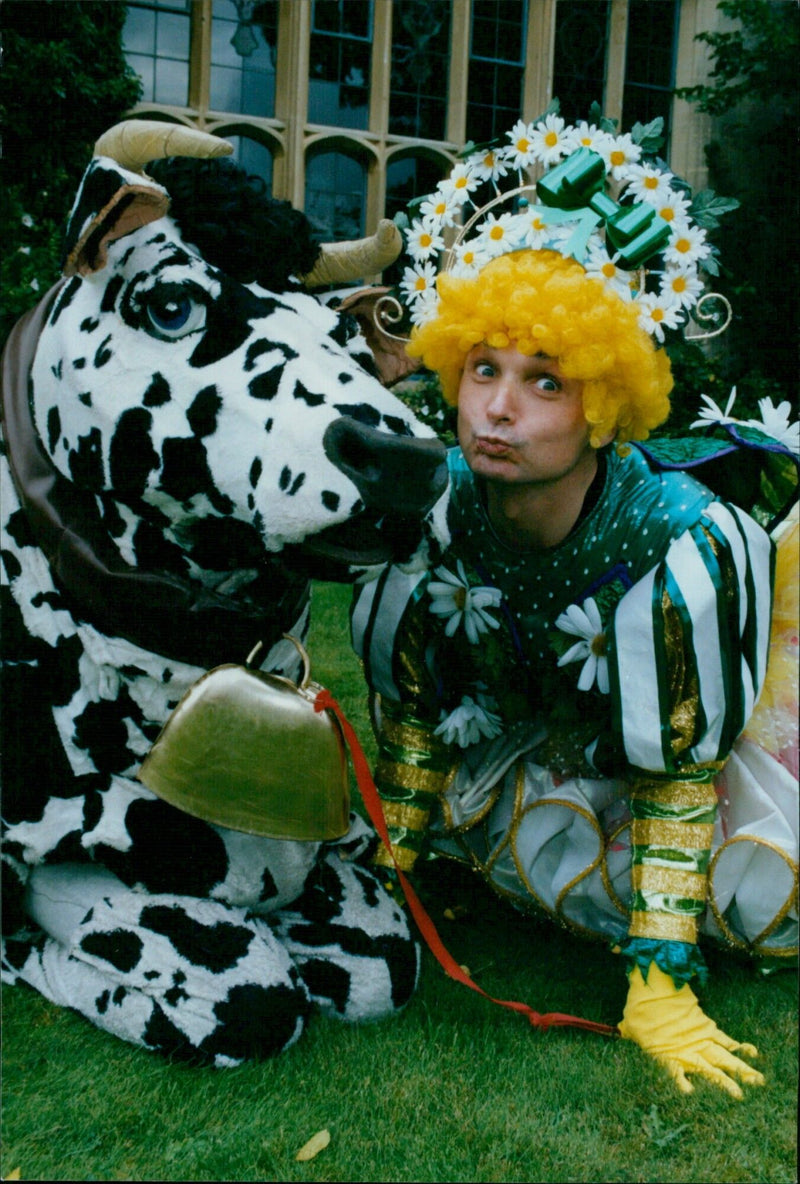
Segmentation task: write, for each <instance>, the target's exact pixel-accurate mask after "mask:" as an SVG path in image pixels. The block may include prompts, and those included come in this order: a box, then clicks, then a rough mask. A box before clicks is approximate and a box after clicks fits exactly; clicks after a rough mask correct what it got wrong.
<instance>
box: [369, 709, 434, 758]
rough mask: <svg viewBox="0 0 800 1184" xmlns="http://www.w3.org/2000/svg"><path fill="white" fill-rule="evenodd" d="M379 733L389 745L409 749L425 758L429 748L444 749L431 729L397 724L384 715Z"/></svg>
mask: <svg viewBox="0 0 800 1184" xmlns="http://www.w3.org/2000/svg"><path fill="white" fill-rule="evenodd" d="M381 731H382V732H383V735H384V736H385V738H386V739H387V740H388V741H389V743H390V744H394V745H396V746H397V747H398V748H410V749H413V750H414V751H416V752H422V753H425V755H426V756H427V755H428V754H429V753H430V750H431V748H442V749H443V748H444V745H442V743H441V741H439V740H438V739H437V738H436V737H435V736H434V734H433V728H432V727H431V728H430V729H428V728H424V727H416V726H415V725H414V724H409V723H398V722H397V721H396V720H393V719H390V718H389V717H388V716H387V715H385V714H384V716H383V718H382V719H381Z"/></svg>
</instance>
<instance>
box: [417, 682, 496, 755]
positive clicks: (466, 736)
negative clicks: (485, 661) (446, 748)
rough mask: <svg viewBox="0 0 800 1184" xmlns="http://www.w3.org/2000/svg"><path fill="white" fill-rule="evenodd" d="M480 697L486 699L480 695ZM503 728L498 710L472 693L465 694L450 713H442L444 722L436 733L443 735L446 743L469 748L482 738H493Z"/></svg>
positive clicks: (436, 734)
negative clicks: (475, 697) (490, 708)
mask: <svg viewBox="0 0 800 1184" xmlns="http://www.w3.org/2000/svg"><path fill="white" fill-rule="evenodd" d="M478 698H479V699H486V697H485V696H483V695H479V696H478ZM502 730H503V722H502V720H501V719H500V716H499V715H497V713H496V712H494V711H491V710H489V708H488V707H487V706H483V705H482V704H481V703H480V702H477V703H476V701H475V700H474V699H473V698H472V696H471V695H464V697H463V699H462V700H461V703H460V705H459V706H458V707H456V709H455V710H454V711H451V712H450V714H449V715H446V714H445V713H444V712H443V713H442V722H441V723H440V724H439V726H438V727H437V728H436V729H435V731H434V735H435V736H441V737H442V739H443V741H444V743H445V744H453V743H455V744H458V746H459V748H469V746H470V745H471V744H477V742H478V741H479V740H481V739H484V738H485V739H486V740H492V739H494V737H495V736H499V735H500V733H501V732H502Z"/></svg>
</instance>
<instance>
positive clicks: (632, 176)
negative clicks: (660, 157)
mask: <svg viewBox="0 0 800 1184" xmlns="http://www.w3.org/2000/svg"><path fill="white" fill-rule="evenodd" d="M671 180H672V173H662V172H661V170H660V169H657V168H655V167H654V166H653V165H650V164H632V165H630V167H629V168H628V184H627V186H626V188H625V193H626V194H630V195H631V196H632V197H637V198H638V199H639V200H640V201H646V202H648V203H649V204H650V205H655V206H659V205H665V204H666V203H667V201H668V199H669V196H670V194H671V192H672V190H671V189H670V187H669V183H670V181H671Z"/></svg>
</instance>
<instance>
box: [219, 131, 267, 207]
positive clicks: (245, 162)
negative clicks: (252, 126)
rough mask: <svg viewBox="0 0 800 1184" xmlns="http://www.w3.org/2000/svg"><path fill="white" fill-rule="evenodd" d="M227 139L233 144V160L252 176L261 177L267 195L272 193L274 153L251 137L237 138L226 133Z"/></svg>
mask: <svg viewBox="0 0 800 1184" xmlns="http://www.w3.org/2000/svg"><path fill="white" fill-rule="evenodd" d="M225 139H226V140H228V141H229V143H231V144H233V158H232V159H233V160H235V161H236V163H237V164H239V165H241V167H242V168H243V169H244V170H245V172H246V173H248V174H249V175H250V176H254V177H260V178H261V180H262V181H263V182H264V184H265V186H266V190H267V193H272V153H271V152H270V150H269V148H265V147H264V145H263V144H259V143H258V141H257V140H253V139H252V138H251V137H250V136H236V135H230V134H228V133H227V132H226V133H225Z"/></svg>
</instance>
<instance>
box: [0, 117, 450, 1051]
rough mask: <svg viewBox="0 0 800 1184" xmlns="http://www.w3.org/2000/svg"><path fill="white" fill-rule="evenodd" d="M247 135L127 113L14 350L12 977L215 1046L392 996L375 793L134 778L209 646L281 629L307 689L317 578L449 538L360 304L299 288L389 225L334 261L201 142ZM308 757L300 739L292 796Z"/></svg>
mask: <svg viewBox="0 0 800 1184" xmlns="http://www.w3.org/2000/svg"><path fill="white" fill-rule="evenodd" d="M229 150H230V148H229V145H227V144H225V143H224V142H223V141H220V140H218V139H216V138H214V137H211V136H207V135H204V134H202V133H196V132H194V131H193V130H189V129H183V128H175V127H173V126H167V125H164V124H155V125H153V124H146V123H139V122H135V121H134V122H130V123H126V124H123V125H120V126H119V127H118V128H116V129H113V130H112V132H111V133H107V134H106V136H104V137H103V139H102V140H101V142H100V143H99V144H98V146H97V153H96V157H95V159H94V160H93V161H92V163H91V164H90V166H89V168H88V169H87V171H86V174H85V176H84V179H83V182H82V185H81V188H80V191H79V193H78V196H77V200H76V202H75V205H74V208H73V211H72V215H71V218H70V222H69V228H68V235H67V251H66V258H67V262H66V266H65V277H66V278H65V279H64V280H63V281H62V282H61V283H60V284H59V285H58V286H57V288H56V289H55V290H54V291H52V292H51V293H50V294H48V297H47V298H46V299H45V300H44V301H43V302H42V304H41V305H40V306H39V307H38V308H37V309H36V310H34V312H33V313H32V314H29V316H28V317H27V318H25V319H24V321H23V322H22V323H21V324H20V325H19V326H18V327H17V328H16V330H15V331H14V332H13V333H12V336H11V339H10V340H9V343H8V345H7V348H6V351H5V358H4V367H3V387H4V392H3V393H4V404H5V406H4V435H5V446H6V453H7V454H8V455H7V457H4V460H3V470H2V477H3V488H2V505H3V522H2V526H3V536H2V538H3V541H2V547H3V552H2V554H3V568H4V585H3V589H2V592H3V608H4V614H5V615H4V624H3V630H4V632H3V649H4V658H5V679H4V688H3V696H4V699H3V722H4V730H5V733H6V737H5V741H4V753H3V759H4V780H5V785H4V798H3V816H4V823H5V843H4V861H5V862H4V874H5V875H6V882H5V884H4V887H5V893H4V922H5V929H6V932H7V933H9V934H10V937H9V938H8V940H7V941H6V943H5V953H4V974H5V977H6V979H7V980H9V979H10V980H11V981H14V980H15V979H21V980H22V981H24V982H26V983H28V984H30V985H31V986H33V987H34V988H35V989H36V990H38V991H40V992H41V993H42V994H43V995H44V996H45V997H47V998H48V999H50V1000H52V1001H54V1002H56V1003H58V1004H62V1005H64V1006H67V1007H71V1008H74V1009H76V1010H77V1011H79V1012H80V1013H81V1014H83V1015H85V1016H86V1017H87V1018H88V1019H90V1020H91V1021H92V1022H93V1023H95V1024H97V1025H98V1026H100V1027H102V1028H104V1029H105V1030H107V1031H109V1032H113V1033H115V1034H116V1035H118V1036H120V1037H122V1038H123V1039H125V1040H129V1041H133V1042H135V1043H138V1044H141V1045H143V1046H145V1047H147V1048H150V1049H155V1050H159V1051H161V1052H163V1053H166V1054H170V1055H174V1056H179V1057H191V1058H198V1059H200V1060H202V1061H205V1062H208V1063H213V1064H217V1065H230V1064H235V1063H239V1062H241V1061H242V1060H243V1059H246V1058H249V1057H259V1056H265V1055H270V1054H273V1053H277V1052H279V1051H281V1050H282V1049H284V1048H286V1047H288V1046H289V1045H290V1044H292V1043H293V1041H295V1040H296V1039H297V1038H298V1037H299V1035H300V1034H301V1032H302V1030H303V1028H304V1025H305V1022H306V1018H307V1016H308V1014H309V1011H310V1009H311V1007H312V1006H313V1005H315V1004H317V1005H319V1006H320V1007H321V1008H322V1009H323V1010H325V1011H327V1012H330V1013H332V1014H334V1015H337V1016H340V1017H342V1018H344V1019H348V1020H360V1019H369V1018H376V1017H380V1016H383V1015H387V1014H389V1013H391V1012H392V1011H393V1010H394V1009H396V1008H398V1007H401V1006H402V1005H403V1004H404V1003H405V1002H406V1001H407V999H408V998H409V996H410V994H411V992H412V990H413V988H414V984H415V981H416V975H417V949H416V945H415V943H414V941H413V940H412V938H411V937H410V935H409V931H408V927H407V924H406V920H405V917H404V915H403V913H402V912H401V910H400V909H399V908H398V907H397V905H396V904H395V903H394V902H393V901H392V899H391V898H390V896H389V895H388V894H387V893H386V892H385V891H384V889H383V888H382V886H381V884H380V883H379V881H378V880H377V879H376V877H375V875H374V874H373V873H372V872H371V871H370V870H368V869H367V867H365V866H364V862H365V858H366V856H367V854H368V851H369V848H370V845H371V835H370V833H369V832H368V829H367V828H366V826H365V825H364V824H363V822H361V821H360V820H358V819H357V818H356V817H355V816H354V815H353V816H351V817H350V819H349V821H348V820H347V815H346V811H345V821H344V823H343V825H339V826H333V827H332V828H331V826H330V824H329V823H326V821H325V820H324V819H322V820H317V822H316V830H315V827H314V821H313V819H312V820H311V822H310V823H309V820H308V819H307V818H306V819H305V826H304V828H301V831H302V833H301V834H300V836H299V837H300V839H301V840H305V841H295V839H294V838H288V839H287V838H285V837H283V838H281V837H278V838H276V837H271V836H274V835H276V834H277V835H279V836H280V835H285V834H286V831H285V829H281V828H280V827H279V826H277V824H276V823H275V821H274V819H273V820H272V821H271V820H270V816H269V813H270V806H269V803H265V804H264V807H263V809H264V817H263V818H262V820H261V825H260V826H256V827H254V828H253V829H255V830H256V831H260V833H245V831H244V830H234V829H231V828H230V827H227V826H224V825H217V824H215V823H213V822H208V821H204V820H202V819H201V818H198V817H194V816H193V815H192V814H190V813H186V812H183V811H180V810H178V809H176V808H175V807H174V806H173V805H171V804H168V803H167V802H166V801H164V800H161V798H159V797H156V796H155V795H154V793H152V792H151V791H150V790H149V789H147V788H145V786H144V785H143V784H142V783H141V782H140V781H139V780H137V779H136V777H137V771H138V770H139V767H140V764H141V762H142V760H143V758H144V757H145V756H146V754H147V753H148V751H149V750H150V748H151V745H152V744H153V742H154V741H155V740H156V737H157V736H158V734H159V732H160V730H161V729H162V726H163V725H164V723H165V721H166V720H167V718H168V717H169V716H170V713H171V712H172V711H173V710H174V708H175V706H176V705H177V704H178V703H179V701H181V699H182V698H183V696H184V695H185V694H186V692H187V691H188V690H189V688H190V687H192V685H193V684H194V683H195V682H196V681H197V680H198V678H199V677H200V676H201V675H202V674H203V673H204V671H205V670H206V669H207V668H208V667H210V666H217V665H218V664H220V663H237V662H238V663H242V662H244V660H245V658H246V656H247V655H248V654H249V653H250V651H251V650H252V649H253V647H254V645H255V644H256V643H258V642H261V643H262V645H263V646H264V650H263V653H264V655H265V657H264V660H263V665H262V669H263V670H266V671H269V672H272V673H273V674H275V675H279V676H285V677H286V678H288V679H290V680H296V678H297V674H298V671H299V658H298V653H297V648H296V647H295V646H294V645H293V644H291V643H290V642H289V641H288V640H286V639H285V638H284V634H291V635H292V636H294V637H296V638H298V639H299V640H300V641H301V642H302V640H303V638H304V637H305V635H306V632H307V626H308V612H309V584H308V581H309V578H310V577H311V576H320V577H322V578H330V579H339V580H351V579H353V578H355V575H356V573H357V572H358V571H359V570H361V569H363V568H365V567H369V566H372V565H374V564H376V563H381V562H384V561H386V560H387V559H390V558H392V557H394V558H395V559H399V560H400V561H403V560H406V561H409V562H413V560H414V557H415V555H416V554H417V553H418V552H419V553H420V554H421V553H422V552H423V551H427V550H428V549H430V548H433V551H434V554H435V553H436V550H435V548H436V547H437V545H438V543H437V539H441V537H443V536H442V530H441V529H440V528H439V527H437V525H436V521H437V520H438V518H439V517H440V514H438V513H437V518H436V519H435V518H434V513H433V508H434V506H435V505H436V504H437V503H439V502H440V501H441V499H442V494H443V491H444V489H445V486H446V468H445V465H444V462H443V449H442V447H441V445H440V444H439V443H438V441H436V440H435V439H431V438H428V437H431V436H432V433H431V432H430V430H429V429H427V428H425V427H424V426H422V425H420V424H418V423H417V422H416V421H415V419H414V417H413V416H412V415H411V413H410V412H409V411H408V410H407V408H406V407H405V406H404V405H403V404H402V403H401V402H400V401H399V400H398V399H397V398H395V397H394V396H392V395H391V394H389V393H388V392H387V391H386V390H385V389H384V387H383V386H382V385H381V383H380V382H379V381H378V379H377V376H376V369H375V366H374V364H373V359H372V357H371V355H370V353H369V351H368V349H367V347H366V343H365V340H364V338H363V337H362V336H361V335H360V333H359V332H358V327H357V324H356V322H355V320H354V319H353V317H351V316H349V315H343V314H341V313H340V312H338V311H334V310H333V309H331V308H329V307H326V306H324V305H323V304H322V303H320V302H319V301H318V300H317V299H316V298H314V297H313V296H311V295H309V294H308V292H307V291H306V290H305V288H306V287H313V286H314V285H315V284H325V283H326V282H337V281H344V280H346V279H348V278H356V277H361V276H364V275H370V274H374V273H375V272H377V271H379V270H380V269H381V267H382V266H385V265H386V263H387V262H389V261H390V260H391V259H392V258H394V257H395V256H396V254H397V253H398V250H399V243H398V244H397V246H395V245H394V242H393V238H392V235H394V236H395V237H396V231H395V230H394V228H393V227H391V226H390V225H389V226H384V227H383V228H382V231H381V235H380V236H379V237H378V239H377V240H376V242H375V243H372V242H367V243H363V244H359V249H360V252H361V253H360V254H358V253H357V257H356V258H355V259H352V258H351V259H349V260H347V259H345V257H344V255H343V254H342V248H341V247H339V246H337V247H336V248H334V250H333V253H332V255H331V254H329V256H328V264H329V266H328V270H327V271H325V270H324V268H325V265H326V264H325V260H324V259H323V261H322V264H321V265H320V266H321V267H322V269H323V270H319V269H318V270H316V271H315V270H314V266H315V260H316V256H317V254H318V248H317V247H316V245H315V244H314V243H313V242H312V240H311V238H310V234H309V229H308V224H307V223H306V221H305V219H304V218H303V216H302V215H300V214H298V213H297V212H295V211H292V210H291V209H289V208H288V206H287V205H286V203H278V202H274V203H273V202H271V201H269V200H267V199H265V198H263V197H262V196H261V194H260V193H259V191H258V189H257V188H255V187H254V186H253V184H252V183H251V182H250V181H247V180H246V179H244V178H243V177H242V176H240V175H239V173H238V170H236V169H234V168H232V167H231V166H229V162H223V161H217V160H208V159H202V158H204V157H217V156H219V155H222V154H224V153H226V152H228V151H229ZM181 157H196V158H201V159H194V160H191V161H186V160H181V159H178V158H181ZM167 158H169V159H167ZM155 160H161V161H162V163H160V164H158V165H156V166H155V167H154V168H153V170H152V171H153V173H154V175H157V176H158V178H159V181H156V180H153V179H151V177H149V176H147V175H145V174H144V173H143V172H142V167H143V166H144V165H145V164H147V163H148V162H150V161H155ZM226 166H228V167H226ZM170 201H172V207H171V210H170V212H169V213H168V208H169V207H170ZM387 237H388V239H389V242H388V244H387V242H386V239H387ZM365 251H366V253H364V252H365ZM309 273H311V274H310V275H309ZM295 277H301V278H302V277H305V281H304V283H301V282H299V281H298V279H297V278H295ZM303 770H304V755H303V752H302V751H300V752H297V753H296V781H295V788H294V792H295V793H296V795H297V796H298V798H299V799H302V795H303V793H304V771H303ZM273 805H274V813H275V815H276V816H277V815H278V814H279V813H280V803H277V802H276V803H273ZM326 828H327V829H326ZM331 829H332V830H333V833H331ZM309 834H311V836H312V837H311V838H310V839H309ZM34 922H35V924H34Z"/></svg>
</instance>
